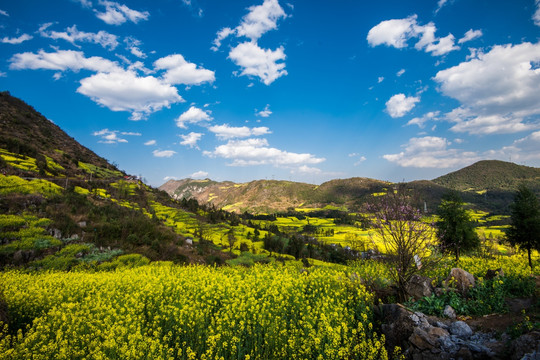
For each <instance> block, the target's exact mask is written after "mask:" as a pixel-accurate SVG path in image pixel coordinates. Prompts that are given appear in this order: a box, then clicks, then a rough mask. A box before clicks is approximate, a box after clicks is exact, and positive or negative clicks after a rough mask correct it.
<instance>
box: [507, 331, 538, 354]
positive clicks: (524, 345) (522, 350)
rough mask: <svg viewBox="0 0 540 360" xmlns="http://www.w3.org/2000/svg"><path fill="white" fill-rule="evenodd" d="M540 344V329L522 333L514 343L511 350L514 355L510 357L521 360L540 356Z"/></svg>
mask: <svg viewBox="0 0 540 360" xmlns="http://www.w3.org/2000/svg"><path fill="white" fill-rule="evenodd" d="M539 344H540V332H539V331H532V332H530V333H528V334H524V335H521V336H520V337H518V338H517V339H516V340H515V341H514V342H513V343H512V346H511V351H510V354H512V355H511V357H510V359H511V360H520V359H523V358H525V359H527V358H529V359H530V358H532V359H536V358H540V353H539V352H538V351H540V349H538V346H539ZM537 350H538V351H537ZM533 356H535V357H533Z"/></svg>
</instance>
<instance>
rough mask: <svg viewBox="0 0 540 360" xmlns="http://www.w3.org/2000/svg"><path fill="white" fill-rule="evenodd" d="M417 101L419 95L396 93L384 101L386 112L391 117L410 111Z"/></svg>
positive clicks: (403, 114) (400, 115)
mask: <svg viewBox="0 0 540 360" xmlns="http://www.w3.org/2000/svg"><path fill="white" fill-rule="evenodd" d="M419 101H420V97H416V96H405V94H396V95H394V96H392V97H391V98H390V99H389V100H388V101H387V102H386V112H388V114H389V115H390V116H391V117H393V118H398V117H402V116H405V114H407V113H408V112H409V111H411V110H412V109H413V108H414V107H415V105H416V103H417V102H419Z"/></svg>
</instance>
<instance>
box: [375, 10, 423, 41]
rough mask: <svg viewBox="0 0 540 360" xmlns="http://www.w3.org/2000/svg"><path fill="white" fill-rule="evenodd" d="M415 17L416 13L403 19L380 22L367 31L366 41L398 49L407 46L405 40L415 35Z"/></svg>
mask: <svg viewBox="0 0 540 360" xmlns="http://www.w3.org/2000/svg"><path fill="white" fill-rule="evenodd" d="M416 17H417V16H416V15H411V16H409V17H408V18H405V19H392V20H385V21H382V22H380V23H379V24H377V25H375V26H374V27H373V28H371V29H370V30H369V32H368V35H367V41H368V43H369V45H371V46H377V45H387V46H393V47H395V48H398V49H401V48H404V47H407V41H408V40H409V39H410V38H411V37H413V36H415V30H414V25H416Z"/></svg>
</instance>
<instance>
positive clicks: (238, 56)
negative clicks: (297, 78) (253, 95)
mask: <svg viewBox="0 0 540 360" xmlns="http://www.w3.org/2000/svg"><path fill="white" fill-rule="evenodd" d="M229 58H230V59H231V60H232V61H233V62H234V63H235V64H236V65H238V66H240V67H241V68H242V72H241V73H240V75H247V76H256V77H259V78H260V79H261V81H262V82H263V83H264V84H265V85H270V84H271V83H273V82H274V81H275V80H276V79H277V78H279V77H281V76H284V75H287V70H285V63H278V61H282V60H285V58H286V56H285V52H284V48H283V46H280V47H279V48H277V49H276V50H274V51H272V50H270V49H262V48H260V47H259V46H258V45H257V44H256V43H253V42H244V43H241V44H239V45H238V46H236V47H235V48H233V49H231V52H230V53H229Z"/></svg>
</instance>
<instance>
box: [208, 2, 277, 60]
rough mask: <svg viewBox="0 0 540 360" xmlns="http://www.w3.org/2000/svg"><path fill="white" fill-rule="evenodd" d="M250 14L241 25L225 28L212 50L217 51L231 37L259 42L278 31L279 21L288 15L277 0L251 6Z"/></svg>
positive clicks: (220, 32) (219, 34)
mask: <svg viewBox="0 0 540 360" xmlns="http://www.w3.org/2000/svg"><path fill="white" fill-rule="evenodd" d="M248 10H249V13H248V14H247V15H245V16H244V17H243V18H242V21H241V22H240V25H238V26H237V27H236V28H234V29H231V28H228V27H225V28H223V29H221V30H220V31H218V33H217V36H216V39H215V40H214V42H213V44H214V46H213V47H212V49H213V50H214V51H217V50H218V49H219V47H220V46H221V41H223V40H224V39H225V38H226V37H228V36H229V35H233V34H234V35H236V36H238V37H243V36H245V37H247V38H249V39H251V41H256V40H258V39H259V38H260V37H261V36H262V35H263V34H264V33H266V32H268V31H270V30H275V29H277V21H278V20H279V19H281V18H286V17H287V14H285V11H283V8H282V7H281V6H280V5H279V2H278V1H277V0H265V1H264V2H263V3H262V5H256V6H251V7H249V8H248Z"/></svg>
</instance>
